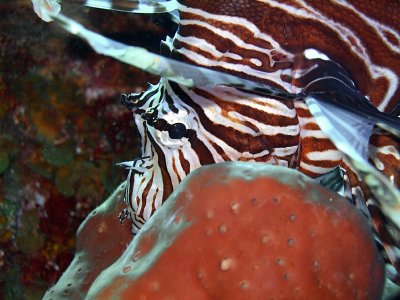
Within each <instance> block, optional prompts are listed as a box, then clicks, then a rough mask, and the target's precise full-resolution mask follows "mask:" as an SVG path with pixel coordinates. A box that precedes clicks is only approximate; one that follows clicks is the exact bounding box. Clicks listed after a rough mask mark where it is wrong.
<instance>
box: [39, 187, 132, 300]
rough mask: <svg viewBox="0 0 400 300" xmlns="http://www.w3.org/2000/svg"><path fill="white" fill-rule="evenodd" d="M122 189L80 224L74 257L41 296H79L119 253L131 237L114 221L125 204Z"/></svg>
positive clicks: (81, 296) (129, 232) (57, 297)
mask: <svg viewBox="0 0 400 300" xmlns="http://www.w3.org/2000/svg"><path fill="white" fill-rule="evenodd" d="M123 192H124V184H122V185H121V186H120V187H118V188H117V190H116V191H115V192H114V193H113V195H111V196H110V198H109V199H107V200H106V201H105V202H104V203H103V204H102V205H101V206H99V207H97V208H96V209H95V210H93V211H92V212H91V213H90V215H89V216H88V217H87V218H86V220H85V221H84V222H83V223H82V224H81V226H80V227H79V229H78V233H77V238H76V254H75V257H74V259H73V261H72V262H71V264H70V266H69V267H68V269H67V270H66V271H65V273H64V274H63V275H62V277H61V278H60V280H59V281H58V282H57V284H56V285H55V286H54V287H52V288H51V289H49V290H48V291H47V292H46V294H45V296H44V299H48V300H50V299H60V298H62V299H83V298H84V297H85V295H86V293H87V291H88V289H89V288H90V286H91V284H92V282H93V280H94V279H95V278H96V277H97V276H98V275H99V274H100V272H101V271H103V270H104V269H105V268H107V267H108V266H109V265H111V264H112V263H113V262H114V261H115V260H116V259H117V258H119V257H120V256H121V254H122V253H123V251H124V250H125V248H126V246H127V245H128V244H129V242H130V241H131V239H132V233H131V228H130V226H127V225H128V224H125V225H124V226H122V225H121V224H120V222H119V221H118V214H119V212H120V211H121V209H123V208H124V206H125V205H124V203H123V201H122V197H123Z"/></svg>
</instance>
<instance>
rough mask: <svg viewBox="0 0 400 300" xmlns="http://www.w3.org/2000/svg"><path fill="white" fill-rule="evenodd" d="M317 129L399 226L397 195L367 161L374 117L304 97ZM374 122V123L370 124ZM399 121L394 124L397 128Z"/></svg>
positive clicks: (389, 183)
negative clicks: (339, 152)
mask: <svg viewBox="0 0 400 300" xmlns="http://www.w3.org/2000/svg"><path fill="white" fill-rule="evenodd" d="M305 101H306V103H307V105H308V106H309V109H310V111H311V113H312V114H313V116H314V118H315V120H316V122H317V124H318V126H320V128H321V129H322V130H323V131H324V133H325V134H326V135H327V136H328V137H329V138H330V140H331V141H332V142H333V143H334V145H335V146H336V147H337V148H338V149H339V150H340V151H341V152H342V153H343V155H344V157H345V159H346V161H348V162H349V164H350V165H351V166H353V167H354V168H355V170H356V171H357V173H358V175H359V176H360V177H361V179H362V180H363V181H364V182H365V184H366V185H368V187H369V188H370V189H371V193H372V194H373V195H374V197H375V199H377V201H378V203H379V205H380V207H381V209H382V211H383V212H384V214H385V215H386V216H387V217H388V218H389V219H390V220H391V221H393V222H394V224H396V225H397V226H398V227H400V192H399V190H398V189H397V188H396V187H395V186H394V185H393V184H392V183H391V182H390V181H389V180H388V179H387V178H386V177H385V176H384V175H382V174H381V173H380V172H379V171H378V170H377V169H376V168H374V167H373V166H372V165H371V164H370V163H369V162H368V143H369V138H370V136H371V132H372V128H373V126H374V124H375V122H378V121H379V120H375V117H374V116H372V117H366V116H364V114H356V113H354V112H353V111H350V110H344V109H343V108H341V107H338V106H337V105H333V104H331V103H328V102H324V101H321V100H320V99H318V97H317V96H315V95H309V96H306V98H305ZM371 120H374V121H375V122H373V121H371ZM397 121H398V122H397V123H395V124H394V125H396V126H398V123H400V122H399V120H397Z"/></svg>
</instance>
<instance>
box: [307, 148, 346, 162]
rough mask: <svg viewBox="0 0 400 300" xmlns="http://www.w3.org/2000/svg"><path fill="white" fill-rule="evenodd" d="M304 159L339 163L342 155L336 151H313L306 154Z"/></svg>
mask: <svg viewBox="0 0 400 300" xmlns="http://www.w3.org/2000/svg"><path fill="white" fill-rule="evenodd" d="M306 157H307V158H308V159H310V160H313V161H323V160H325V161H326V160H330V161H340V160H342V158H343V157H342V155H341V153H340V152H339V151H338V150H325V151H314V152H309V153H307V154H306Z"/></svg>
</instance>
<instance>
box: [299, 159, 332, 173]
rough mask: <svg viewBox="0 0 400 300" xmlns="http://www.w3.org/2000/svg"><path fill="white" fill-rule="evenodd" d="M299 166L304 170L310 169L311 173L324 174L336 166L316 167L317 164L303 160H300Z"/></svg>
mask: <svg viewBox="0 0 400 300" xmlns="http://www.w3.org/2000/svg"><path fill="white" fill-rule="evenodd" d="M300 168H303V169H304V170H307V171H310V172H312V173H315V174H321V175H322V174H326V173H328V172H330V171H332V170H334V169H335V168H336V167H332V168H324V167H317V166H313V165H310V164H307V163H305V162H303V161H302V162H300Z"/></svg>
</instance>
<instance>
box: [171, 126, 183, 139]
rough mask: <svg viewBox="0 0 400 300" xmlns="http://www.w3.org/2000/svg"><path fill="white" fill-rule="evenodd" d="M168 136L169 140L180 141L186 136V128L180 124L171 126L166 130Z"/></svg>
mask: <svg viewBox="0 0 400 300" xmlns="http://www.w3.org/2000/svg"><path fill="white" fill-rule="evenodd" d="M168 135H169V137H170V138H171V139H181V138H183V137H185V136H186V126H185V124H182V123H175V124H172V125H171V126H170V127H169V129H168Z"/></svg>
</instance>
